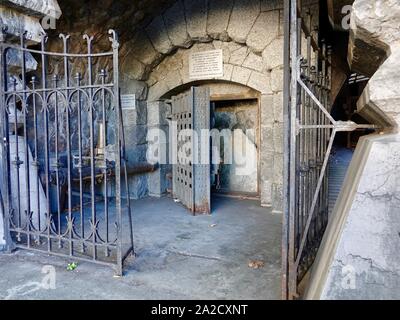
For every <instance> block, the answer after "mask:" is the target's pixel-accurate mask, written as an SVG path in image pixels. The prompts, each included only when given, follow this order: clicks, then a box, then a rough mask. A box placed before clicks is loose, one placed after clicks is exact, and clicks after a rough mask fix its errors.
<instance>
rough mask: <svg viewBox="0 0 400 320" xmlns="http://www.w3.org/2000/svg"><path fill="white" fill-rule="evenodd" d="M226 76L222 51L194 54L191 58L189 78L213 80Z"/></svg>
mask: <svg viewBox="0 0 400 320" xmlns="http://www.w3.org/2000/svg"><path fill="white" fill-rule="evenodd" d="M223 76H224V62H223V53H222V50H221V49H220V50H211V51H201V52H194V53H192V54H190V57H189V78H190V79H191V80H198V79H210V78H211V79H212V78H220V77H223Z"/></svg>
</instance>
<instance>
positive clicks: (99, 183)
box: [0, 30, 133, 275]
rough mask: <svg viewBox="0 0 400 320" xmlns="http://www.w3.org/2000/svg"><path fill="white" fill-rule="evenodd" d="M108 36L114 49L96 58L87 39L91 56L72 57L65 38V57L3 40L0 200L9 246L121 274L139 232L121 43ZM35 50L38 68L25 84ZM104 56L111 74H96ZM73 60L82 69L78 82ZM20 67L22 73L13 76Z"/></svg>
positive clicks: (22, 40)
mask: <svg viewBox="0 0 400 320" xmlns="http://www.w3.org/2000/svg"><path fill="white" fill-rule="evenodd" d="M109 34H110V35H111V37H110V38H109V39H110V43H111V47H112V50H111V51H110V52H104V53H93V52H92V40H93V37H89V36H87V35H84V37H83V38H84V40H85V41H86V44H87V52H86V53H79V54H76V53H69V52H68V44H69V36H65V35H62V34H61V35H60V38H61V41H62V44H63V52H61V53H55V52H48V51H46V49H45V45H46V42H47V36H46V35H42V41H41V48H40V49H38V50H34V49H29V48H27V47H26V39H25V34H22V35H21V38H20V44H19V45H16V44H12V43H6V42H5V41H0V53H1V64H2V66H1V67H2V68H1V70H2V71H1V89H0V90H1V91H0V92H1V126H2V128H1V129H2V134H3V139H2V155H3V157H2V158H3V162H2V178H3V180H2V188H1V194H2V198H3V202H4V208H5V209H4V210H5V220H6V227H7V230H6V231H7V234H8V235H9V238H10V239H9V240H10V241H12V244H13V245H12V244H9V245H10V246H14V247H17V248H24V249H29V250H39V251H44V252H47V253H49V254H53V255H59V256H64V257H73V258H74V259H77V260H88V261H92V262H95V263H99V264H105V265H110V266H113V267H115V268H116V271H117V274H119V275H122V266H123V261H124V259H125V257H127V256H128V255H129V254H130V253H133V235H132V220H131V212H130V204H129V189H128V185H127V176H126V166H125V161H124V158H123V147H124V141H123V132H122V131H123V130H122V117H121V109H120V105H119V82H118V48H119V43H118V39H117V35H116V33H115V32H114V31H113V30H110V31H109ZM4 39H5V38H4V37H3V40H4ZM11 51H13V52H14V53H16V54H17V56H18V60H19V61H20V67H19V68H17V70H11V69H10V68H9V66H7V64H6V61H7V57H8V55H9V54H11V53H10V52H11ZM30 54H31V55H33V56H34V57H35V58H36V59H37V60H38V61H39V62H40V68H41V72H39V74H40V75H35V76H32V77H31V78H30V79H28V78H27V69H26V61H27V56H28V55H30ZM51 59H56V60H58V61H59V62H61V65H62V66H63V67H62V71H61V73H58V72H57V71H56V70H57V68H51V65H50V60H51ZM99 59H102V61H103V62H104V65H108V66H110V65H111V66H112V70H111V72H110V73H109V74H108V73H107V72H106V70H104V69H102V70H100V71H99V72H98V73H97V74H95V72H94V71H93V70H92V68H93V65H95V62H96V61H97V62H98V61H99ZM94 60H96V61H94ZM72 62H75V65H79V66H80V68H79V73H76V74H75V75H73V76H71V74H70V73H71V70H72V69H73V65H72ZM51 70H54V71H51ZM15 71H17V74H20V75H21V76H20V77H16V76H13V74H15ZM121 154H122V155H121ZM121 166H123V167H124V168H125V170H122V171H123V172H122V174H125V182H126V190H125V194H123V193H122V191H121ZM123 198H124V199H126V200H127V203H126V204H125V201H124V203H122V199H123ZM125 226H126V230H127V231H126V232H123V228H125Z"/></svg>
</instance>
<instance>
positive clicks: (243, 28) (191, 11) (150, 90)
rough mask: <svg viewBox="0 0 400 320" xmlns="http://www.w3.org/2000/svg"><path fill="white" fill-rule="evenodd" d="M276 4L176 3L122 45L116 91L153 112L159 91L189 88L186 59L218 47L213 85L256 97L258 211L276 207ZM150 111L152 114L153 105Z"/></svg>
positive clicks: (279, 173) (279, 131)
mask: <svg viewBox="0 0 400 320" xmlns="http://www.w3.org/2000/svg"><path fill="white" fill-rule="evenodd" d="M282 10H283V1H273V2H271V1H260V0H251V1H233V0H228V1H226V0H224V1H211V2H209V3H208V5H207V1H191V0H184V1H176V2H175V3H174V4H173V5H172V6H171V7H170V8H168V9H167V10H165V11H164V12H163V13H162V14H160V15H158V16H156V17H155V18H153V20H152V21H150V23H148V24H147V25H146V26H145V27H143V28H142V29H140V30H139V31H138V32H137V33H136V34H135V36H134V37H133V38H132V40H131V41H130V42H128V43H126V44H125V46H124V47H125V49H124V51H125V52H126V53H125V54H124V55H123V57H121V74H122V82H121V83H122V92H123V93H136V94H137V96H138V98H139V99H141V100H145V101H146V102H147V105H148V107H147V111H148V112H150V113H151V112H153V111H152V110H153V109H154V108H153V107H154V106H157V105H158V104H157V103H156V101H157V100H159V99H160V98H162V97H163V96H164V95H165V94H166V93H167V92H170V91H171V90H174V89H176V88H178V87H180V86H185V85H189V84H190V83H192V82H196V80H197V79H191V78H189V66H188V61H189V55H190V54H191V53H193V52H198V51H208V50H215V49H221V50H222V51H223V69H224V74H223V76H222V77H220V78H218V79H207V80H218V81H225V82H229V83H236V84H240V85H243V86H246V87H249V88H252V89H254V90H256V91H257V92H259V101H260V105H261V108H260V111H261V112H260V131H261V141H262V145H261V148H260V149H261V150H262V151H261V159H260V163H261V169H260V180H261V183H260V194H261V203H262V205H263V206H273V209H274V210H275V211H276V212H282V208H283V202H282V200H283V196H282V189H283V187H282V186H283V107H282V105H283V94H282V92H283V54H282V53H283V25H282ZM154 110H157V108H155V109H154Z"/></svg>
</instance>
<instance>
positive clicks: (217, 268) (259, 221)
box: [0, 196, 281, 299]
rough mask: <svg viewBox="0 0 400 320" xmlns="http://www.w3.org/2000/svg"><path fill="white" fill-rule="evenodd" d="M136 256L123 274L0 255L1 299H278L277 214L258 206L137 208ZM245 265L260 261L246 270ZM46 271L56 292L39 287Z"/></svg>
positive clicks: (138, 204) (146, 203)
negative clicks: (200, 210)
mask: <svg viewBox="0 0 400 320" xmlns="http://www.w3.org/2000/svg"><path fill="white" fill-rule="evenodd" d="M134 210H135V211H134V225H135V246H136V250H137V257H136V259H135V260H133V259H131V260H129V261H128V262H127V264H126V266H125V276H124V277H122V278H115V277H113V270H112V269H111V268H108V267H102V266H98V265H93V264H91V263H89V262H79V264H78V268H77V269H75V270H74V271H67V270H66V266H67V263H68V262H72V261H73V259H71V261H67V260H65V259H62V258H56V257H48V256H47V255H45V254H38V253H31V252H27V251H21V250H20V251H17V252H16V253H13V254H10V255H8V254H0V274H1V276H0V298H1V299H279V297H280V268H281V265H280V263H281V262H280V251H281V216H280V215H274V214H272V213H271V212H270V210H269V209H265V208H261V207H259V203H258V202H256V201H249V200H238V199H231V198H224V197H219V196H216V197H214V198H213V215H212V216H198V217H193V216H191V215H189V214H188V213H187V211H186V210H185V209H184V208H183V207H181V205H180V204H176V203H174V202H173V200H172V199H171V198H167V197H166V198H161V199H154V198H147V199H143V200H139V201H135V203H134ZM250 260H261V261H263V262H264V263H265V265H264V267H262V268H260V269H252V268H249V266H248V264H249V261H250ZM44 265H52V266H54V267H55V270H56V287H55V289H45V288H43V286H41V285H40V284H41V282H42V279H43V277H44V276H45V275H44V274H42V273H41V271H42V268H43V266H44Z"/></svg>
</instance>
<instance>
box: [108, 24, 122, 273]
mask: <svg viewBox="0 0 400 320" xmlns="http://www.w3.org/2000/svg"><path fill="white" fill-rule="evenodd" d="M108 33H109V34H112V38H110V40H111V42H112V49H113V84H114V88H113V89H114V90H113V91H114V97H113V104H114V108H115V110H116V114H115V115H116V123H115V133H116V141H115V147H116V157H115V179H116V180H115V189H116V190H115V195H116V199H115V207H116V214H117V224H118V228H117V270H116V271H117V275H120V276H121V275H122V264H123V261H122V259H123V257H122V241H123V239H122V208H121V123H122V120H121V112H120V110H119V109H120V108H121V106H120V101H119V74H118V51H119V43H118V38H117V35H116V33H115V31H114V30H109V31H108Z"/></svg>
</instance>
